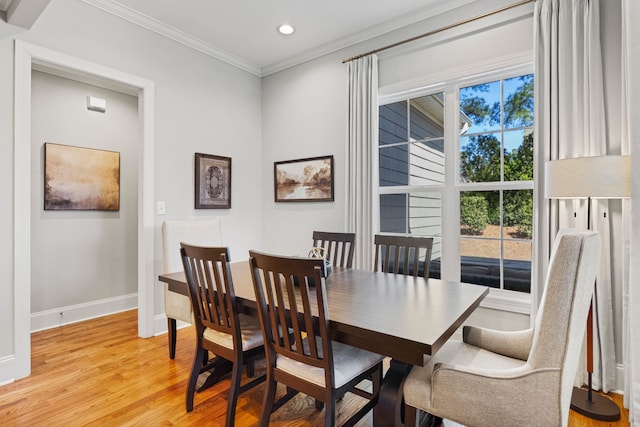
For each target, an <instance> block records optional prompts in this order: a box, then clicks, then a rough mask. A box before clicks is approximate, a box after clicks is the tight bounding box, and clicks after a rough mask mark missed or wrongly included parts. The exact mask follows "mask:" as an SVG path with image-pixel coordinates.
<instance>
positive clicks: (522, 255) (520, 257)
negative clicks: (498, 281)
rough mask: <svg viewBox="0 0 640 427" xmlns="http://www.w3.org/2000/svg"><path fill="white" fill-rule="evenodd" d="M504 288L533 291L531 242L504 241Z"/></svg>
mask: <svg viewBox="0 0 640 427" xmlns="http://www.w3.org/2000/svg"><path fill="white" fill-rule="evenodd" d="M503 271H504V289H507V290H510V291H518V292H526V293H529V292H530V291H531V242H514V241H505V242H504V266H503Z"/></svg>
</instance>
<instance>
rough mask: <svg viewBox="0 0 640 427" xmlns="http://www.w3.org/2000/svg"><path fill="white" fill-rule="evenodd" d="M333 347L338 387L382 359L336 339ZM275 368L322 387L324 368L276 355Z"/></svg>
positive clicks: (335, 378)
mask: <svg viewBox="0 0 640 427" xmlns="http://www.w3.org/2000/svg"><path fill="white" fill-rule="evenodd" d="M304 346H305V349H307V348H308V342H307V340H306V339H305V341H304ZM332 347H333V371H334V381H335V387H336V388H339V387H341V386H343V385H345V384H346V383H348V382H349V381H351V380H352V379H354V378H355V377H357V376H358V375H360V374H361V373H362V372H364V371H366V370H367V369H369V368H371V367H372V366H374V365H376V364H377V363H378V362H380V361H382V359H383V356H381V355H379V354H376V353H372V352H370V351H366V350H362V349H359V348H356V347H351V346H349V345H345V344H342V343H339V342H336V341H332ZM318 348H319V349H320V351H319V353H320V355H322V346H321V345H320V342H319V340H318ZM276 368H277V369H280V370H282V371H285V372H288V373H290V374H291V375H295V376H296V377H298V378H302V379H304V380H305V381H308V382H310V383H313V384H316V385H318V386H320V387H324V386H325V384H324V370H323V369H322V368H317V367H314V366H309V365H307V364H305V363H302V362H298V361H296V360H293V359H290V358H288V357H286V356H282V355H278V356H277V359H276Z"/></svg>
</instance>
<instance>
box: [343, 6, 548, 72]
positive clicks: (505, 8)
mask: <svg viewBox="0 0 640 427" xmlns="http://www.w3.org/2000/svg"><path fill="white" fill-rule="evenodd" d="M531 2H535V0H523V1H520V2H518V3H514V4H511V5H509V6H505V7H502V8H500V9H496V10H494V11H491V12H487V13H485V14H483V15H479V16H475V17H473V18H469V19H465V20H463V21H458V22H456V23H453V24H449V25H445V26H444V27H441V28H438V29H436V30H432V31H429V32H427V33H424V34H420V35H417V36H414V37H411V38H408V39H406V40H402V41H399V42H395V43H392V44H390V45H387V46H383V47H379V48H378V49H373V50H370V51H369V52H365V53H361V54H360V55H356V56H352V57H351V58H347V59H343V60H342V63H343V64H344V63H346V62H351V61H355V60H356V59H360V58H362V57H365V56H367V55H372V54H374V53H378V52H382V51H383V50H387V49H391V48H394V47H397V46H400V45H403V44H405V43H409V42H412V41H416V40H419V39H421V38H424V37H427V36H431V35H433V34H436V33H439V32H442V31H445V30H449V29H451V28H455V27H459V26H460V25H464V24H468V23H470V22H474V21H477V20H480V19H482V18H486V17H488V16H491V15H495V14H497V13H500V12H504V11H506V10H509V9H513V8H516V7H518V6H522V5H524V4H527V3H531Z"/></svg>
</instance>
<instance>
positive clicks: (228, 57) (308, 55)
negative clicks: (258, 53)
mask: <svg viewBox="0 0 640 427" xmlns="http://www.w3.org/2000/svg"><path fill="white" fill-rule="evenodd" d="M0 1H2V0H0ZM82 1H83V2H84V3H86V4H88V5H90V6H93V7H95V8H97V9H100V10H103V11H105V12H107V13H110V14H112V15H114V16H117V17H119V18H121V19H124V20H126V21H129V22H131V23H133V24H135V25H138V26H140V27H143V28H146V29H147V30H149V31H152V32H155V33H157V34H160V35H162V36H164V37H167V38H169V39H171V40H174V41H176V42H178V43H180V44H182V45H184V46H187V47H190V48H192V49H195V50H197V51H199V52H202V53H204V54H205V55H209V56H211V57H213V58H216V59H218V60H220V61H223V62H226V63H227V64H230V65H233V66H234V67H237V68H240V69H241V70H244V71H247V72H249V73H251V74H254V75H256V76H258V77H264V76H267V75H269V74H273V73H277V72H279V71H282V70H285V69H287V68H291V67H294V66H296V65H299V64H302V63H304V62H307V61H311V60H313V59H316V58H319V57H321V56H324V55H328V54H330V53H334V52H337V51H339V50H341V49H345V48H348V47H351V46H354V45H357V44H359V43H362V42H364V41H367V40H370V39H373V38H375V37H379V36H382V35H384V34H387V33H389V32H391V31H394V30H397V29H400V28H403V27H406V26H408V25H412V24H415V23H417V22H420V21H422V20H424V19H427V18H430V17H433V16H435V15H439V14H442V13H445V12H447V11H450V10H452V9H456V8H459V7H462V6H464V5H466V4H469V3H472V2H473V1H474V0H450V1H448V2H446V3H443V2H435V0H433V1H430V2H429V3H430V5H427V6H422V7H420V8H419V9H417V10H414V11H410V12H408V13H405V14H403V15H400V16H398V17H396V18H394V19H391V20H388V21H384V22H380V23H379V24H377V25H374V26H372V27H370V28H368V29H365V30H363V31H360V32H357V33H355V34H352V35H350V36H348V37H343V38H341V39H338V40H335V41H332V42H330V43H326V44H323V45H321V46H318V47H316V48H313V49H309V50H306V51H305V52H303V53H301V54H298V55H294V56H292V57H291V58H288V59H285V60H283V61H278V62H276V63H274V64H271V65H268V66H265V67H264V68H260V67H258V66H257V65H255V64H253V63H250V62H249V61H246V60H244V59H242V58H240V57H238V56H235V55H233V54H232V53H229V52H227V51H225V50H222V49H219V48H217V47H215V46H213V45H211V44H209V43H207V42H205V41H203V40H200V39H198V38H196V37H193V36H191V35H189V34H187V33H185V32H183V31H180V30H178V29H176V28H173V27H171V26H168V25H166V24H164V23H162V22H160V21H158V20H156V19H154V18H151V17H149V16H147V15H144V14H141V13H139V12H137V11H135V10H133V9H131V8H129V7H127V6H124V5H122V4H120V3H118V2H117V1H115V0H82ZM434 2H435V4H431V3H434Z"/></svg>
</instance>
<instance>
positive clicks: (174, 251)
mask: <svg viewBox="0 0 640 427" xmlns="http://www.w3.org/2000/svg"><path fill="white" fill-rule="evenodd" d="M180 242H185V243H188V244H191V245H199V246H222V244H223V243H222V231H221V227H220V219H219V218H202V219H200V218H193V219H182V220H166V221H164V222H163V223H162V271H163V273H173V272H176V271H181V270H182V260H181V258H180Z"/></svg>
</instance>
